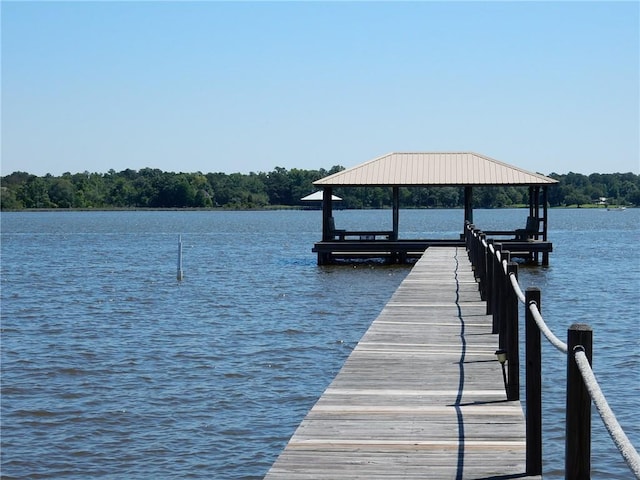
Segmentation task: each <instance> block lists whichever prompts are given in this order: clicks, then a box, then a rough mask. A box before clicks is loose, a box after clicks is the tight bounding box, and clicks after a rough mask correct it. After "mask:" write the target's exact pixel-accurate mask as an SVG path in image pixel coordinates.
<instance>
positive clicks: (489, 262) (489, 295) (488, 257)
mask: <svg viewBox="0 0 640 480" xmlns="http://www.w3.org/2000/svg"><path fill="white" fill-rule="evenodd" d="M492 243H493V239H491V238H489V239H488V240H487V251H486V252H485V261H484V263H485V266H486V269H487V279H486V281H485V284H486V291H485V297H486V300H487V312H486V313H487V315H491V314H492V313H493V286H494V285H493V264H494V261H493V260H494V255H493V254H492V253H491V248H490V247H491V244H492ZM493 333H495V332H493Z"/></svg>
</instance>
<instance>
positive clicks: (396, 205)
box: [391, 187, 400, 242]
mask: <svg viewBox="0 0 640 480" xmlns="http://www.w3.org/2000/svg"><path fill="white" fill-rule="evenodd" d="M399 225H400V187H393V238H392V239H391V240H393V241H394V242H395V241H397V240H398V230H399Z"/></svg>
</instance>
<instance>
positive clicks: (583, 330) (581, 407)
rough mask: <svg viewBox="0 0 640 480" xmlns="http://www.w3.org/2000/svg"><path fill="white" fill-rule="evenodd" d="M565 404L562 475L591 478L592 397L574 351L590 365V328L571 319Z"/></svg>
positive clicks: (591, 335)
mask: <svg viewBox="0 0 640 480" xmlns="http://www.w3.org/2000/svg"><path fill="white" fill-rule="evenodd" d="M567 347H568V349H567V404H566V419H567V421H566V432H565V438H566V443H565V478H566V479H567V480H569V479H571V480H588V479H590V478H591V397H590V396H589V391H588V390H587V387H586V386H585V384H584V381H583V380H582V375H580V371H579V370H578V365H577V364H576V360H575V356H574V352H575V350H576V349H578V348H581V349H583V350H584V353H585V355H586V356H587V360H589V364H590V365H591V362H592V357H593V331H592V330H591V327H590V326H589V325H585V324H582V323H574V324H573V325H571V327H570V328H569V330H568V332H567Z"/></svg>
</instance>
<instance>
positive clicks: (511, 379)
mask: <svg viewBox="0 0 640 480" xmlns="http://www.w3.org/2000/svg"><path fill="white" fill-rule="evenodd" d="M511 274H514V275H515V276H516V278H518V264H517V263H513V262H509V264H508V265H507V274H506V275H505V279H506V281H505V292H504V293H505V298H504V303H505V329H506V345H505V348H506V350H507V366H508V367H509V375H508V381H507V399H508V400H520V341H519V338H518V296H517V295H516V292H515V291H514V290H513V286H512V285H511Z"/></svg>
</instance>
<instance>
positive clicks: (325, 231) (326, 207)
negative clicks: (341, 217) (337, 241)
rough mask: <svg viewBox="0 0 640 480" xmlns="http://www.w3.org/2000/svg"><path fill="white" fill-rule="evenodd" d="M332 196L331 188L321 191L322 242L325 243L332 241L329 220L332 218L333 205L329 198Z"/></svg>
mask: <svg viewBox="0 0 640 480" xmlns="http://www.w3.org/2000/svg"><path fill="white" fill-rule="evenodd" d="M332 195H333V188H331V187H324V189H323V191H322V241H323V242H327V241H329V240H333V239H332V238H331V237H332V233H331V222H330V219H331V217H332V216H333V204H332V201H331V197H332Z"/></svg>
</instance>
